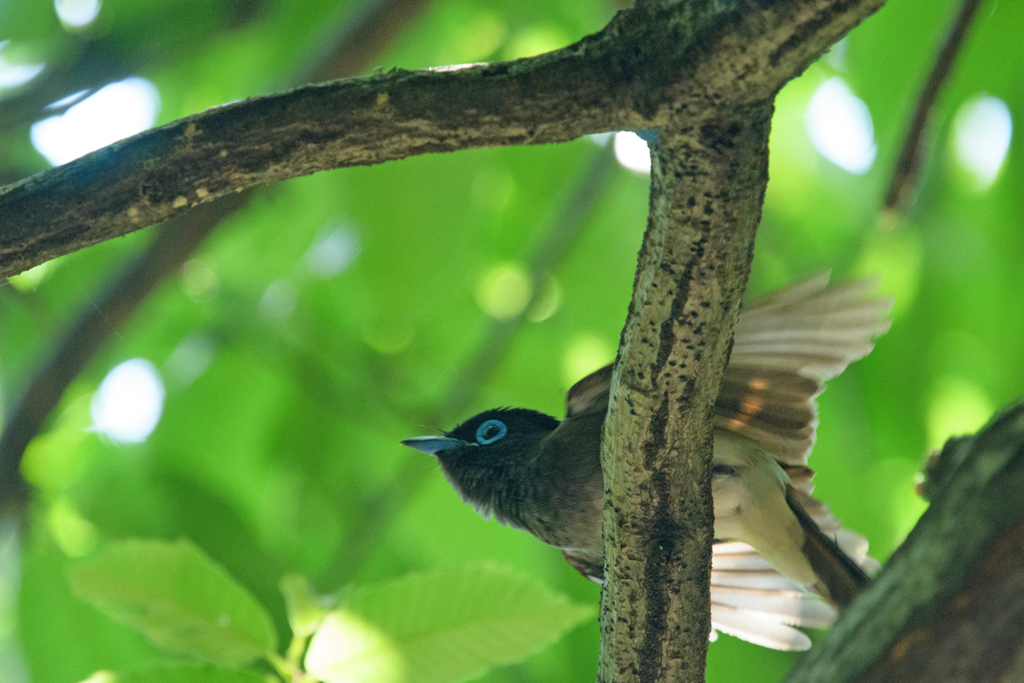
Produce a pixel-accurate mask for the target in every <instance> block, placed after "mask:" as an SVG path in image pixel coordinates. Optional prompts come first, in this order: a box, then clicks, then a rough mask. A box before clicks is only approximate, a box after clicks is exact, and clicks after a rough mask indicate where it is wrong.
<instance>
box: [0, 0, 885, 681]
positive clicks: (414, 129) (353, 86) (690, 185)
mask: <svg viewBox="0 0 1024 683" xmlns="http://www.w3.org/2000/svg"><path fill="white" fill-rule="evenodd" d="M883 3H884V0H774V1H772V2H765V1H762V2H756V1H754V0H639V1H638V2H637V4H636V6H635V7H633V8H632V9H631V10H628V11H625V12H621V13H619V14H618V15H617V16H616V17H615V19H614V20H613V21H612V22H611V23H610V24H609V25H608V26H607V27H606V28H605V29H604V30H603V31H601V32H599V33H597V34H594V35H592V36H588V37H587V38H584V39H583V40H581V41H580V42H579V43H576V44H575V45H572V46H569V47H567V48H564V49H562V50H558V51H555V52H552V53H549V54H547V55H541V56H538V57H534V58H530V59H524V60H518V61H516V62H511V63H506V64H493V65H480V66H474V67H470V68H466V69H460V70H432V71H423V72H405V71H393V72H390V73H388V74H380V75H375V76H371V77H366V78H356V79H345V80H341V81H336V82H333V83H328V84H322V85H313V86H306V87H303V88H298V89H296V90H293V91H290V92H286V93H282V94H280V95H274V96H270V97H265V98H258V99H253V100H248V101H245V102H241V103H237V104H232V105H228V106H224V107H220V108H216V109H213V110H209V111H206V112H203V113H201V114H197V115H195V116H192V117H188V118H186V119H182V120H181V121H177V122H174V123H171V124H169V125H167V126H164V127H162V128H159V129H155V130H152V131H148V132H146V133H142V134H140V135H138V136H135V137H133V138H130V139H128V140H124V141H122V142H119V143H116V144H115V145H112V146H110V147H108V148H105V149H103V150H100V151H98V152H95V153H93V154H91V155H88V156H86V157H83V158H82V159H79V160H76V161H74V162H72V163H70V164H68V165H66V166H62V167H59V168H55V169H51V170H50V171H47V172H45V173H42V174H39V175H37V176H34V177H32V178H28V179H25V180H24V181H21V182H19V183H16V184H14V185H12V186H9V187H7V188H4V189H0V216H2V220H0V275H10V274H13V273H16V272H20V271H21V270H24V269H26V268H28V267H31V266H33V265H35V264H38V263H41V262H43V261H45V260H47V259H49V258H53V257H54V256H57V255H60V254H64V253H68V252H70V251H74V250H76V249H80V248H82V247H84V246H88V245H90V244H94V243H96V242H99V241H102V240H105V239H110V238H112V237H116V236H119V235H123V234H125V233H127V232H131V231H133V230H137V229H139V228H142V227H145V226H146V225H150V224H153V223H157V222H162V221H165V220H167V219H169V218H171V217H173V216H176V215H178V214H181V213H183V212H186V211H189V210H190V209H192V208H193V207H195V206H196V205H198V204H200V203H204V202H207V201H211V200H213V199H215V198H217V197H220V196H224V195H228V194H231V193H234V192H240V191H241V190H243V189H245V188H247V187H251V186H254V185H258V184H262V183H267V182H273V181H277V180H283V179H286V178H291V177H296V176H299V175H305V174H309V173H313V172H315V171H319V170H324V169H328V168H339V167H344V166H353V165H368V164H375V163H380V162H383V161H388V160H393V159H400V158H403V157H406V156H410V155H413V154H422V153H427V152H445V151H455V150H459V149H468V148H475V147H483V146H498V145H518V144H539V143H547V142H559V141H564V140H570V139H573V138H576V137H579V136H581V135H585V134H588V133H597V132H605V131H610V130H621V129H635V130H641V129H642V130H648V131H650V132H651V137H652V138H653V139H654V144H653V156H654V168H653V172H652V184H651V200H650V208H651V215H650V219H649V222H648V229H647V233H646V235H645V237H644V242H643V246H642V248H641V252H640V263H639V267H638V271H637V277H636V282H635V285H634V295H633V300H632V303H631V306H630V311H629V316H628V319H627V321H626V325H625V328H624V330H623V335H622V340H621V346H620V353H619V358H618V360H617V362H616V369H615V375H614V379H613V382H612V396H613V400H612V403H611V406H610V410H609V419H608V421H607V424H606V431H605V445H604V450H603V454H602V458H603V461H604V463H605V466H606V468H607V470H606V471H607V472H608V473H609V476H608V477H607V486H608V490H607V491H606V496H605V497H606V505H605V528H606V533H607V534H608V537H607V539H606V544H607V547H608V550H607V557H608V561H609V564H608V581H607V586H606V591H605V595H604V598H603V601H602V606H603V608H602V640H603V644H602V655H601V666H600V674H599V676H600V679H601V680H603V681H609V682H610V681H644V682H645V683H653V682H656V681H700V680H703V675H704V674H703V671H704V662H705V655H706V649H707V636H708V630H709V615H708V576H709V558H710V541H711V521H712V517H711V515H712V512H711V499H710V490H709V484H708V477H707V471H708V467H709V462H710V456H711V439H710V425H709V423H708V418H709V416H710V409H711V405H712V402H713V399H714V397H715V395H716V394H717V391H718V385H719V383H720V381H721V374H722V370H723V368H724V365H725V361H726V358H727V356H728V348H729V344H730V339H731V334H732V327H733V325H734V323H735V320H736V315H737V312H738V307H739V302H740V298H741V296H742V292H743V289H744V287H745V285H746V278H747V273H748V271H749V267H750V260H751V258H752V253H753V252H752V247H753V241H754V234H755V230H756V226H757V222H758V220H759V217H760V208H761V200H762V198H763V194H764V189H765V186H766V183H767V141H768V129H769V120H770V115H771V110H772V102H773V100H774V97H775V94H776V93H777V92H778V90H779V89H780V88H781V87H782V85H783V84H785V83H786V82H787V81H788V80H790V79H791V78H793V77H795V76H796V75H798V74H799V73H801V72H802V71H803V70H804V69H805V68H806V67H807V66H808V65H809V64H810V63H811V62H812V61H813V60H815V59H816V58H817V57H818V56H820V55H821V54H822V53H823V52H824V51H825V50H826V49H828V47H829V46H830V45H832V44H833V43H835V42H836V41H837V40H839V39H840V38H841V37H842V36H843V35H845V34H846V33H847V32H848V31H849V30H850V29H851V28H853V27H854V26H856V24H857V23H858V22H860V21H861V20H863V19H864V18H865V17H866V16H868V15H870V14H871V13H872V12H874V11H875V10H876V9H878V8H879V7H880V6H881V5H882V4H883Z"/></svg>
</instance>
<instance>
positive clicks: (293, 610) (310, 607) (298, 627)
mask: <svg viewBox="0 0 1024 683" xmlns="http://www.w3.org/2000/svg"><path fill="white" fill-rule="evenodd" d="M279 586H280V588H281V594H282V595H284V604H285V607H286V608H287V609H288V624H289V625H290V626H291V627H292V633H293V634H294V635H295V636H298V637H300V638H308V637H309V636H311V635H313V633H315V632H316V630H317V628H319V626H320V622H321V621H323V618H324V616H325V615H326V614H327V613H328V612H329V611H330V610H331V608H333V607H334V606H335V605H337V604H338V598H337V597H336V596H334V595H317V593H316V591H314V590H313V585H312V584H311V583H310V582H309V579H307V578H306V577H305V576H303V575H301V574H285V575H284V576H282V577H281V582H280V584H279Z"/></svg>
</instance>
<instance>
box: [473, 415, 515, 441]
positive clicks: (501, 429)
mask: <svg viewBox="0 0 1024 683" xmlns="http://www.w3.org/2000/svg"><path fill="white" fill-rule="evenodd" d="M494 427H497V428H498V431H497V432H495V431H494ZM487 434H490V436H487ZM506 434H508V427H506V426H505V423H504V422H502V421H501V420H487V421H486V422H484V423H482V424H481V425H480V426H479V427H477V430H476V442H477V443H478V444H480V445H481V446H489V445H490V444H492V443H494V442H495V441H497V440H498V439H500V438H501V437H503V436H505V435H506Z"/></svg>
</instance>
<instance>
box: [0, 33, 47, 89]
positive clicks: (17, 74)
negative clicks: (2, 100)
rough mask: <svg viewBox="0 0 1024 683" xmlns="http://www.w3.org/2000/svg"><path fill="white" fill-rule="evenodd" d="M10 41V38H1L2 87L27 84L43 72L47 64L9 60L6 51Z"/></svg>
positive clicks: (0, 66)
mask: <svg viewBox="0 0 1024 683" xmlns="http://www.w3.org/2000/svg"><path fill="white" fill-rule="evenodd" d="M10 43H11V41H9V40H0V89H2V88H17V87H18V86H19V85H25V84H26V83H28V82H29V81H31V80H32V79H33V78H35V77H36V76H38V75H39V74H40V73H42V71H43V68H45V66H46V65H45V64H18V63H17V62H11V61H9V60H8V59H7V57H6V56H5V55H4V52H6V50H7V46H8V45H10Z"/></svg>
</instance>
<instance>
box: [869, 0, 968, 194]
mask: <svg viewBox="0 0 1024 683" xmlns="http://www.w3.org/2000/svg"><path fill="white" fill-rule="evenodd" d="M979 5H981V0H963V4H961V5H960V11H959V13H958V14H957V16H956V19H955V20H954V21H953V26H952V28H950V30H949V34H948V35H947V36H946V41H945V42H944V43H943V44H942V49H941V50H939V56H938V57H937V58H936V60H935V65H934V66H933V67H932V71H931V73H930V74H929V75H928V80H927V81H925V84H924V88H922V90H921V96H920V97H919V98H918V100H917V107H916V108H915V109H914V116H913V118H911V120H910V130H908V131H907V137H906V138H905V139H904V141H903V148H902V149H901V150H900V155H899V157H898V158H897V159H896V166H895V168H893V171H892V179H891V180H890V181H889V190H888V192H886V194H885V210H887V211H892V212H899V213H902V212H904V211H906V208H907V205H908V204H909V203H910V200H911V199H912V198H913V196H914V190H915V189H916V188H917V181H918V177H919V175H920V170H921V155H922V148H923V142H922V141H923V137H924V132H925V128H926V127H927V123H928V117H929V115H930V114H931V111H932V108H933V107H934V106H935V100H936V99H938V97H939V91H940V90H941V89H942V85H943V83H945V82H946V79H947V78H949V74H950V72H951V71H952V70H953V63H954V62H955V61H956V56H957V54H958V53H959V52H960V47H961V45H963V42H964V37H966V35H967V30H968V29H969V28H970V27H971V22H972V21H973V19H974V15H975V14H976V13H977V11H978V6H979Z"/></svg>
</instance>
